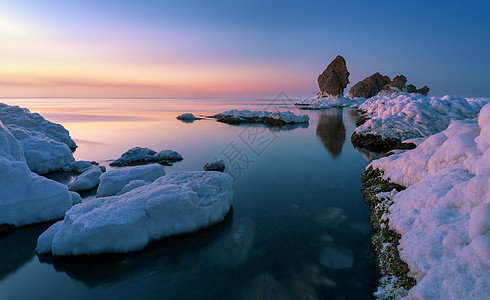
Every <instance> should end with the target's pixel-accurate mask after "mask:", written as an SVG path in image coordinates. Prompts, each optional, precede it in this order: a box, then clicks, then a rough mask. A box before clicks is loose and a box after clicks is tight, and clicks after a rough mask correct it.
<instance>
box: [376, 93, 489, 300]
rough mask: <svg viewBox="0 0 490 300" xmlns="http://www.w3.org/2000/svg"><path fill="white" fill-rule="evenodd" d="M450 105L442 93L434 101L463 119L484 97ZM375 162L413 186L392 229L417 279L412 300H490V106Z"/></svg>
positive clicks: (394, 209) (397, 203)
mask: <svg viewBox="0 0 490 300" xmlns="http://www.w3.org/2000/svg"><path fill="white" fill-rule="evenodd" d="M453 101H454V102H453ZM449 102H453V103H448V102H445V101H444V98H443V99H440V100H436V101H435V102H434V103H439V104H437V105H440V106H441V107H442V106H443V105H444V104H447V105H446V106H444V107H446V108H445V109H446V110H445V111H446V113H447V115H451V116H458V117H459V116H460V115H467V116H470V117H471V116H472V109H476V108H474V107H478V106H479V105H480V104H478V103H479V101H478V100H475V101H466V100H464V101H463V100H462V99H459V100H458V99H451V101H449ZM426 104H427V105H430V104H429V103H426ZM420 105H421V104H420ZM431 106H433V105H431ZM453 106H454V107H453ZM456 107H459V108H456ZM471 107H473V108H471ZM470 108H471V109H470ZM435 126H437V125H435ZM371 166H372V167H373V168H378V169H381V170H383V171H384V177H385V178H389V179H390V180H391V181H393V182H395V183H398V184H401V185H404V186H406V187H407V189H406V190H404V191H401V192H399V193H397V194H396V195H395V196H394V197H393V201H394V203H393V205H392V206H391V207H390V208H389V211H390V213H389V215H388V216H387V217H388V218H389V226H390V227H391V228H393V229H395V230H396V231H397V232H398V233H400V234H401V235H402V236H401V239H400V246H399V247H398V250H399V252H400V258H401V259H402V260H404V261H405V262H406V263H407V264H408V266H409V268H410V275H411V276H413V277H414V278H415V279H416V280H417V284H416V285H415V286H414V287H413V288H412V289H410V291H409V294H408V298H410V299H412V298H414V299H484V298H487V297H488V295H489V292H490V291H489V287H490V257H489V253H490V222H489V221H488V220H490V209H489V205H490V204H489V202H490V192H489V190H490V104H487V105H485V106H484V107H483V108H482V109H481V111H480V114H479V117H478V120H477V119H472V120H460V121H453V122H452V123H451V124H450V125H449V127H448V128H447V129H445V130H443V131H441V132H440V133H437V134H435V135H432V136H430V137H429V138H427V139H426V140H425V141H424V142H422V143H421V144H420V145H419V146H418V147H417V148H415V149H413V150H409V151H397V152H396V153H395V154H393V155H391V156H389V157H385V158H381V159H379V160H376V161H373V162H372V163H371Z"/></svg>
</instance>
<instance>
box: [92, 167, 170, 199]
mask: <svg viewBox="0 0 490 300" xmlns="http://www.w3.org/2000/svg"><path fill="white" fill-rule="evenodd" d="M163 175H165V170H164V169H163V167H162V166H161V165H158V164H152V165H145V166H136V167H123V168H119V169H116V170H111V171H107V172H106V173H104V174H102V175H101V176H100V184H99V188H98V189H97V197H106V196H113V195H116V194H117V193H118V192H119V191H121V190H122V189H123V188H124V186H125V185H126V184H128V183H129V182H131V181H133V180H144V181H150V182H153V181H154V180H155V179H157V178H158V177H161V176H163Z"/></svg>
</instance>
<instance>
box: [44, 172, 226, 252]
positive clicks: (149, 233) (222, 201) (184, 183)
mask: <svg viewBox="0 0 490 300" xmlns="http://www.w3.org/2000/svg"><path fill="white" fill-rule="evenodd" d="M232 184H233V181H232V178H231V177H230V176H229V175H227V174H222V173H218V172H203V171H201V172H174V173H170V174H168V175H166V176H162V177H160V178H158V179H157V180H155V181H154V182H153V183H151V184H149V185H146V186H142V187H139V188H136V189H134V190H132V191H130V192H128V193H125V194H123V195H120V196H113V197H104V198H96V199H94V200H91V201H88V202H85V203H82V204H79V205H75V206H73V207H72V209H70V210H69V211H68V212H67V213H66V215H65V219H64V220H63V221H60V222H58V223H55V224H54V225H53V226H51V227H50V228H48V230H46V231H45V232H44V233H43V234H42V235H41V236H40V237H39V239H38V243H37V247H36V252H37V253H40V254H43V253H46V254H52V255H55V256H57V255H58V256H61V255H83V254H99V253H122V252H130V251H137V250H140V249H143V248H145V247H146V246H147V245H148V243H149V242H150V241H152V240H157V239H161V238H165V237H169V236H172V235H176V234H183V233H188V232H194V231H197V230H199V229H201V228H205V227H209V226H211V225H213V224H216V223H218V222H221V221H222V220H223V219H224V217H225V216H226V214H227V213H228V212H229V210H230V208H231V205H232V202H233V189H232Z"/></svg>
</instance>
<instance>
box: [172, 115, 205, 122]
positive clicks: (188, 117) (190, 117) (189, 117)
mask: <svg viewBox="0 0 490 300" xmlns="http://www.w3.org/2000/svg"><path fill="white" fill-rule="evenodd" d="M177 120H182V121H195V120H201V118H198V117H196V116H194V115H193V114H191V113H184V114H181V115H179V116H177Z"/></svg>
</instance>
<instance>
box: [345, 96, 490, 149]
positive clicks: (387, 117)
mask: <svg viewBox="0 0 490 300" xmlns="http://www.w3.org/2000/svg"><path fill="white" fill-rule="evenodd" d="M489 102H490V99H483V98H456V97H451V96H444V97H442V98H434V97H426V96H423V95H421V94H406V93H393V94H388V95H387V94H383V93H380V94H378V96H375V97H372V98H369V99H368V100H366V101H365V102H364V103H363V104H362V105H361V106H359V109H360V110H363V111H365V112H366V113H365V117H366V118H370V119H369V120H367V121H366V122H365V123H364V124H362V125H361V126H359V127H357V128H356V131H355V132H356V133H357V134H363V135H365V134H376V135H380V136H382V137H383V138H397V139H400V140H402V141H404V140H407V139H413V138H421V137H424V138H425V137H428V136H430V135H433V134H435V133H437V132H440V131H442V130H444V129H446V128H447V127H448V125H449V123H450V122H451V121H452V120H463V119H471V118H475V117H476V116H477V114H478V112H479V111H480V109H481V108H482V107H483V106H484V105H485V104H486V103H489Z"/></svg>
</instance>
